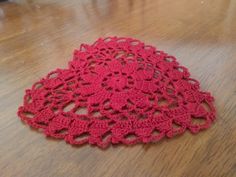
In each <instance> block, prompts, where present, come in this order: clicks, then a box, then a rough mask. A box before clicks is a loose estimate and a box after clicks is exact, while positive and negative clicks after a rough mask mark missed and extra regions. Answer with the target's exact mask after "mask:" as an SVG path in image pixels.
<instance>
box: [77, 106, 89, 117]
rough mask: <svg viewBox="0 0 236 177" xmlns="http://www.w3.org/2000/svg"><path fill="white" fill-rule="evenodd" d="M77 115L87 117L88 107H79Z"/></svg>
mask: <svg viewBox="0 0 236 177" xmlns="http://www.w3.org/2000/svg"><path fill="white" fill-rule="evenodd" d="M75 114H78V115H86V114H88V109H87V107H78V108H77V109H76V110H75Z"/></svg>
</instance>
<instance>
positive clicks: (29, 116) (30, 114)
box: [23, 111, 35, 119]
mask: <svg viewBox="0 0 236 177" xmlns="http://www.w3.org/2000/svg"><path fill="white" fill-rule="evenodd" d="M23 116H25V117H26V118H28V119H32V118H34V116H35V115H34V114H33V113H32V112H28V111H26V112H23Z"/></svg>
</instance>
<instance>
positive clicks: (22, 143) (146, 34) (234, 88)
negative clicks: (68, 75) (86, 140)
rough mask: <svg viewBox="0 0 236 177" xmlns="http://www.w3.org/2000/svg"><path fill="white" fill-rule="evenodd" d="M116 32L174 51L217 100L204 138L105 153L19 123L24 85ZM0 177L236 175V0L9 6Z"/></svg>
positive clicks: (0, 51)
mask: <svg viewBox="0 0 236 177" xmlns="http://www.w3.org/2000/svg"><path fill="white" fill-rule="evenodd" d="M110 35H112V36H113V35H117V36H131V37H134V38H138V39H140V40H142V41H145V42H146V43H147V44H151V45H155V46H156V47H158V48H159V49H162V50H164V51H166V52H168V53H170V54H172V55H175V56H176V57H177V58H178V61H179V62H180V63H181V64H182V65H184V66H186V67H188V68H189V70H190V72H191V73H192V77H194V78H196V79H198V80H200V82H201V87H202V89H203V90H209V91H211V92H212V93H213V95H214V96H215V98H216V107H217V114H218V115H217V121H216V122H215V124H214V125H213V126H212V127H211V128H210V129H209V130H206V131H204V132H201V133H199V134H197V135H191V134H190V133H189V132H187V133H185V134H184V135H182V136H178V137H176V138H174V139H164V140H162V141H161V142H159V143H156V144H148V145H136V146H132V147H125V146H115V147H110V148H109V149H107V150H101V149H99V148H96V147H90V146H88V145H85V146H82V147H72V146H70V145H68V144H66V143H65V142H64V141H58V140H53V139H47V138H45V137H44V136H43V135H42V134H41V133H39V132H37V131H35V130H32V129H30V128H29V127H28V126H26V125H25V124H23V123H22V122H21V121H20V120H19V119H18V117H17V116H16V112H17V107H18V106H19V105H20V104H21V103H22V97H23V95H24V89H25V88H29V87H30V86H31V85H32V83H33V82H35V81H37V80H38V79H39V78H41V77H42V76H44V75H45V74H46V73H48V72H49V71H51V70H53V69H55V68H57V67H61V68H64V67H66V66H67V62H68V60H69V59H70V58H71V56H72V51H73V50H74V49H75V48H77V47H79V45H80V44H81V43H82V42H85V43H91V42H93V41H95V40H96V39H97V38H98V37H101V36H110ZM0 176H1V177H38V176H40V177H54V176H57V177H62V176H63V177H64V176H65V177H73V176H76V177H78V176H79V177H94V176H95V177H111V176H112V177H121V176H122V177H123V176H124V177H233V176H236V1H234V0H202V1H201V0H191V1H189V0H178V1H172V0H155V1H154V0H80V1H78V0H73V1H72V0H67V1H66V0H64V1H62V0H61V1H50V0H48V1H43V0H42V1H34V0H29V1H19V0H18V1H14V2H11V3H7V2H3V3H0Z"/></svg>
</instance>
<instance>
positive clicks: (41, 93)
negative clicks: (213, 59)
mask: <svg viewBox="0 0 236 177" xmlns="http://www.w3.org/2000/svg"><path fill="white" fill-rule="evenodd" d="M18 115H19V117H20V118H21V119H22V120H23V121H24V122H26V123H27V124H29V125H30V126H32V127H34V128H37V129H42V130H43V132H44V133H45V134H46V135H47V136H50V137H55V138H61V139H65V141H66V142H68V143H70V144H84V143H90V144H95V145H98V146H99V147H102V148H104V147H107V146H108V145H109V144H111V143H112V144H118V143H123V144H135V143H138V142H143V143H148V142H156V141H158V140H160V139H162V138H163V137H165V136H166V137H169V138H170V137H173V136H175V135H177V134H182V133H184V132H185V131H186V130H187V129H188V130H190V131H191V132H192V133H197V132H199V131H200V130H202V129H206V128H208V127H209V126H210V125H211V123H212V122H213V120H214V119H215V108H214V106H213V97H212V96H211V95H210V93H208V92H204V91H201V90H200V88H199V82H198V81H197V80H195V79H193V78H190V74H189V72H188V70H187V69H186V68H185V67H183V66H180V65H179V64H178V62H177V61H176V58H175V57H173V56H170V55H168V54H166V53H165V52H163V51H160V50H157V49H156V48H155V47H153V46H150V45H145V44H144V43H142V42H140V41H139V40H136V39H131V38H117V37H109V38H106V39H98V40H97V41H96V42H95V43H94V44H92V45H87V44H82V45H81V47H80V49H79V50H75V52H74V57H73V59H72V60H71V61H70V62H69V66H68V69H56V70H55V71H52V72H50V73H49V74H48V75H47V76H46V77H44V78H43V79H41V80H40V81H38V82H36V83H35V84H34V85H33V86H32V88H31V89H28V90H26V94H25V96H24V103H23V106H21V107H19V110H18Z"/></svg>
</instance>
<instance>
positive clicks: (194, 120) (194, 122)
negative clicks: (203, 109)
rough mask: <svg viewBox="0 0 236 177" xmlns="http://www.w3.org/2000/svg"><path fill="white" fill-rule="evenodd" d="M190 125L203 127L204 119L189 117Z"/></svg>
mask: <svg viewBox="0 0 236 177" xmlns="http://www.w3.org/2000/svg"><path fill="white" fill-rule="evenodd" d="M191 123H192V125H204V124H205V123H206V118H204V117H196V116H191Z"/></svg>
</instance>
